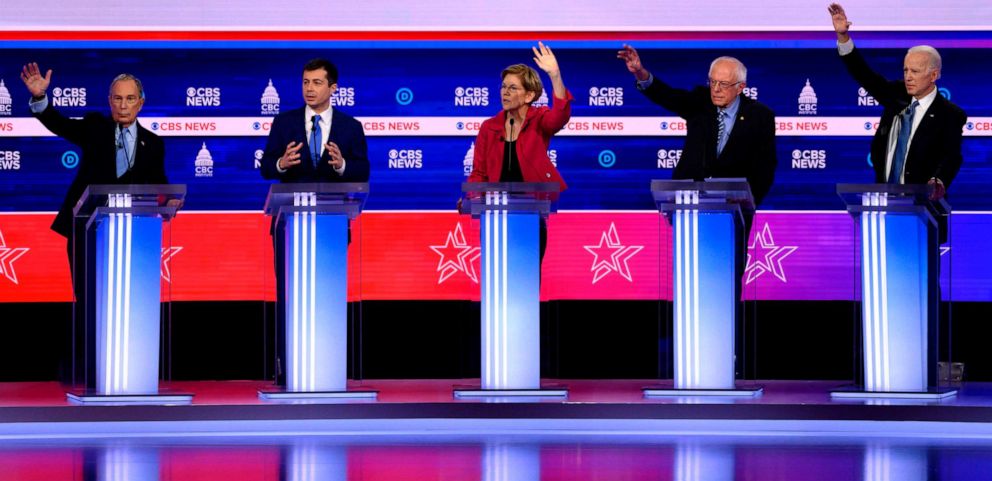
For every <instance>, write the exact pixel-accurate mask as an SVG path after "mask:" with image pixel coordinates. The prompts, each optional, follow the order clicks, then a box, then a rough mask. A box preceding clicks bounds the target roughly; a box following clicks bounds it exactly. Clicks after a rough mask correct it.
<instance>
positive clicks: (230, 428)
mask: <svg viewBox="0 0 992 481" xmlns="http://www.w3.org/2000/svg"><path fill="white" fill-rule="evenodd" d="M845 384H847V383H845V382H842V381H805V382H797V381H758V382H745V383H741V384H739V387H758V386H760V387H762V388H763V389H764V391H763V394H762V395H760V396H757V397H753V398H751V397H746V398H723V397H702V396H699V397H694V396H679V397H667V398H664V397H663V398H645V397H644V396H643V395H642V392H641V389H642V388H644V387H651V386H658V385H659V382H658V381H653V380H546V381H545V385H546V386H553V387H564V388H567V389H568V396H567V398H565V399H556V398H550V399H538V398H520V399H508V398H486V399H468V400H466V399H456V398H455V397H454V396H453V394H452V392H453V389H455V388H458V387H472V386H478V380H477V379H474V380H473V379H460V380H370V381H363V382H352V383H350V384H349V388H350V389H374V390H377V391H378V393H379V395H378V400H377V401H364V400H340V401H326V400H323V401H320V402H266V401H261V400H259V398H258V390H260V389H266V388H270V387H271V384H269V383H267V382H260V381H223V382H207V381H200V382H170V383H163V384H162V388H163V389H164V390H169V391H179V392H188V393H193V394H194V397H193V402H192V404H189V405H172V406H131V405H112V406H80V405H74V404H72V403H70V402H68V401H67V400H66V398H65V393H64V387H63V386H62V385H60V384H58V383H54V382H42V383H0V437H6V438H23V437H42V438H44V437H101V436H109V437H120V436H131V437H141V436H148V435H170V436H180V435H188V434H195V435H198V436H228V435H234V436H239V435H256V434H257V435H270V434H273V433H303V434H342V435H347V434H354V433H361V434H363V435H364V434H376V433H380V434H424V433H427V434H431V433H434V434H442V433H448V434H451V433H467V434H478V433H547V434H560V433H570V432H597V433H647V434H652V433H653V434H666V433H681V432H693V433H722V434H737V435H753V434H776V435H779V434H787V433H793V434H802V433H805V434H812V433H820V434H823V433H841V434H845V435H858V434H859V433H860V434H866V435H890V436H923V437H930V438H932V437H935V436H936V437H951V438H956V437H980V438H985V437H988V438H989V439H992V383H965V384H962V385H960V386H956V387H958V389H959V391H958V393H957V395H956V396H954V397H951V398H949V399H944V400H940V401H914V400H884V399H883V400H860V401H856V400H832V399H831V397H830V392H831V390H834V389H836V388H840V387H843V386H844V385H845Z"/></svg>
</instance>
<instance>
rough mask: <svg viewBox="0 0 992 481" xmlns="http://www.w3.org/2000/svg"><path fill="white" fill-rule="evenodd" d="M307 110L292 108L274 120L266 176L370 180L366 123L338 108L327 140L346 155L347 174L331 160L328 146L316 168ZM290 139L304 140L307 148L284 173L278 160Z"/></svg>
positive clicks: (264, 158)
mask: <svg viewBox="0 0 992 481" xmlns="http://www.w3.org/2000/svg"><path fill="white" fill-rule="evenodd" d="M305 110H306V107H300V108H298V109H294V110H290V111H289V112H284V113H281V114H279V115H277V116H276V118H275V119H273V120H272V129H271V130H270V131H269V140H268V142H267V143H266V144H265V153H264V154H263V155H262V167H261V170H262V177H265V178H266V179H279V180H280V181H282V182H368V181H369V154H368V144H367V143H366V142H365V130H363V129H362V124H361V123H360V122H359V121H357V120H355V118H354V117H352V116H350V115H348V114H346V113H344V112H342V111H340V110H338V109H334V113H333V114H332V116H331V132H330V133H329V134H328V135H327V140H328V141H329V142H334V143H335V144H337V146H338V148H340V149H341V155H342V156H343V157H344V161H345V166H344V174H343V175H338V173H337V172H334V169H332V168H331V166H330V165H328V163H327V161H328V160H330V155H329V154H328V153H327V150H326V149H324V154H323V155H322V156H321V158H320V161H319V162H317V165H316V168H314V162H313V159H312V158H311V157H312V156H311V155H310V149H309V144H308V139H307V130H306V122H307V120H306V119H305V118H304V115H305V113H304V112H305ZM290 142H303V148H302V149H300V160H301V162H300V164H299V165H297V166H295V167H291V168H289V169H288V170H286V172H283V173H280V172H279V171H278V170H277V169H276V162H277V161H278V160H279V157H282V154H283V153H285V152H286V146H287V145H289V143H290Z"/></svg>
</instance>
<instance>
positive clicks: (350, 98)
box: [331, 87, 355, 107]
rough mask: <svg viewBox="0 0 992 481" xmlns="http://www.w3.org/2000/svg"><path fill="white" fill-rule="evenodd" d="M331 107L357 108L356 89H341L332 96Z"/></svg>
mask: <svg viewBox="0 0 992 481" xmlns="http://www.w3.org/2000/svg"><path fill="white" fill-rule="evenodd" d="M331 105H333V106H335V107H354V106H355V87H339V88H338V89H337V91H335V92H334V95H332V96H331Z"/></svg>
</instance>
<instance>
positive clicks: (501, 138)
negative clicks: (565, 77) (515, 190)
mask: <svg viewBox="0 0 992 481" xmlns="http://www.w3.org/2000/svg"><path fill="white" fill-rule="evenodd" d="M531 50H533V52H534V62H535V63H537V66H538V67H540V68H541V70H543V71H544V72H545V73H547V74H548V77H550V78H551V85H552V87H553V89H554V100H552V101H551V107H550V108H549V107H531V104H532V103H533V102H534V101H535V100H537V99H539V98H541V92H542V91H543V90H544V87H543V86H542V85H541V77H540V76H539V75H538V73H537V71H536V70H534V69H533V68H531V67H528V66H527V65H524V64H516V65H511V66H509V67H507V68H505V69H503V73H502V78H503V83H502V85H501V86H500V89H499V91H500V100H501V102H502V104H503V110H501V111H500V112H499V113H498V114H496V115H495V116H493V117H491V118H489V119H487V120H486V121H485V122H483V123H482V126H480V127H479V135H478V136H476V138H475V157H474V158H473V159H472V173H471V175H469V178H468V181H469V182H557V183H558V185H559V186H560V191H562V192H563V191H564V190H565V188H566V187H567V185H565V181H564V180H562V178H561V174H559V173H558V169H556V168H555V166H554V164H552V163H551V159H549V158H548V144H550V143H551V136H552V135H554V134H556V133H558V131H559V130H561V129H562V128H564V127H565V124H567V123H568V119H569V118H570V117H571V116H572V107H571V102H572V94H571V93H570V92H569V91H568V89H566V88H565V83H564V82H563V81H562V79H561V71H560V70H559V69H558V60H557V59H556V58H555V55H554V53H552V52H551V49H550V48H549V47H547V46H545V45H544V44H543V43H541V42H538V47H532V48H531ZM546 245H547V226H546V224H545V222H544V219H541V260H544V251H545V246H546Z"/></svg>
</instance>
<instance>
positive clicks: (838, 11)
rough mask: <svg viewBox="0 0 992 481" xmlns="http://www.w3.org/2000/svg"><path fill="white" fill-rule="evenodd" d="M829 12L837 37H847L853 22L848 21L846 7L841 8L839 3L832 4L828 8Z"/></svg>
mask: <svg viewBox="0 0 992 481" xmlns="http://www.w3.org/2000/svg"><path fill="white" fill-rule="evenodd" d="M827 11H828V12H830V19H831V20H833V22H834V31H835V32H837V35H838V36H841V35H847V31H848V30H850V29H851V22H849V21H847V14H846V13H844V7H842V6H840V4H839V3H831V4H830V6H829V7H827Z"/></svg>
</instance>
